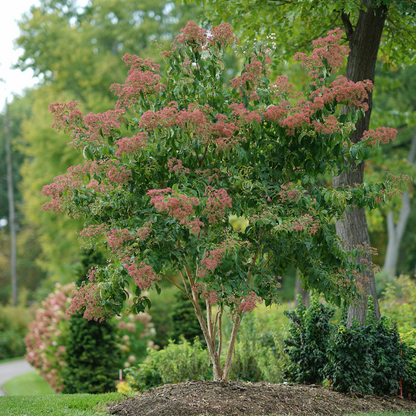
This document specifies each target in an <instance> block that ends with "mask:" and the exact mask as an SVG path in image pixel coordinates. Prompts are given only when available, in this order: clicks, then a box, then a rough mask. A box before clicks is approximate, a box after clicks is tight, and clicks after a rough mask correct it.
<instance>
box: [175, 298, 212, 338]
mask: <svg viewBox="0 0 416 416" xmlns="http://www.w3.org/2000/svg"><path fill="white" fill-rule="evenodd" d="M199 307H200V308H201V310H202V311H203V310H204V308H205V301H204V300H203V299H202V298H200V299H199ZM171 317H172V329H171V330H170V332H169V334H168V335H169V338H170V339H172V340H173V341H176V342H179V341H180V337H181V335H183V336H184V338H185V339H186V340H187V341H190V342H193V341H194V339H195V337H198V338H199V339H200V340H203V339H204V334H203V333H202V331H201V326H200V325H199V322H198V318H197V317H196V315H195V310H194V308H193V306H192V303H191V302H189V298H188V296H186V294H185V293H183V292H182V291H177V292H176V293H175V302H174V303H173V305H172V312H171ZM203 317H204V319H206V314H205V313H203Z"/></svg>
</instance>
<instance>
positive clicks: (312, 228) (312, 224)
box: [290, 214, 319, 234]
mask: <svg viewBox="0 0 416 416" xmlns="http://www.w3.org/2000/svg"><path fill="white" fill-rule="evenodd" d="M290 229H292V230H294V231H298V232H300V231H304V230H306V232H307V233H308V234H316V233H317V232H318V229H319V223H318V222H317V221H314V219H313V218H312V216H311V215H309V214H305V215H302V216H301V217H299V218H298V219H296V220H295V221H294V222H293V223H292V225H291V227H290Z"/></svg>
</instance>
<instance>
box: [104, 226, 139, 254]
mask: <svg viewBox="0 0 416 416" xmlns="http://www.w3.org/2000/svg"><path fill="white" fill-rule="evenodd" d="M106 235H107V245H108V247H110V248H111V249H112V250H113V251H117V250H118V249H120V248H121V247H122V246H123V245H124V243H125V242H126V241H132V240H134V237H133V236H132V235H130V231H129V230H128V229H127V228H125V229H124V230H118V229H116V230H110V231H107V233H106Z"/></svg>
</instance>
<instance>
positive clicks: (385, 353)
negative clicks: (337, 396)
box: [323, 302, 407, 395]
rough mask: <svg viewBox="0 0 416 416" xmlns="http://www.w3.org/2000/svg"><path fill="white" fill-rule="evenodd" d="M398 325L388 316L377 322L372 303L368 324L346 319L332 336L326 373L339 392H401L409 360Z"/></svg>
mask: <svg viewBox="0 0 416 416" xmlns="http://www.w3.org/2000/svg"><path fill="white" fill-rule="evenodd" d="M401 350H402V348H401V344H400V336H399V334H398V332H397V328H396V326H395V325H394V324H392V323H391V321H390V320H389V319H388V318H386V317H385V316H383V317H381V319H380V320H379V321H378V322H376V321H375V318H374V307H373V303H372V302H368V309H367V319H366V323H365V325H359V324H358V323H357V322H356V321H353V324H352V325H351V327H347V326H346V314H344V322H341V324H340V325H338V328H337V331H336V333H335V334H334V335H333V336H332V338H331V340H330V343H329V347H328V350H327V356H328V360H329V363H328V364H327V365H326V367H325V369H324V370H323V374H325V376H326V377H327V378H328V379H331V380H332V383H333V386H334V388H336V389H337V390H339V391H343V392H346V391H354V392H361V393H364V394H372V393H375V394H379V395H381V394H388V395H393V394H397V392H398V389H399V381H400V379H401V378H403V377H404V376H405V375H406V374H407V360H406V359H405V360H404V359H403V357H402V355H401Z"/></svg>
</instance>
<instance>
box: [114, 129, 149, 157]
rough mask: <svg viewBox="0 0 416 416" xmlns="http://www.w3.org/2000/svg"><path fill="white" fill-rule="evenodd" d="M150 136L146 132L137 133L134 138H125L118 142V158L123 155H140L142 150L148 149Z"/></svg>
mask: <svg viewBox="0 0 416 416" xmlns="http://www.w3.org/2000/svg"><path fill="white" fill-rule="evenodd" d="M147 138H148V135H147V133H146V132H141V133H137V134H136V135H134V136H132V137H123V138H122V139H121V140H119V141H118V142H117V145H118V149H117V151H116V156H122V155H123V153H127V154H132V153H133V154H134V153H138V152H139V151H140V149H141V148H143V147H146V143H147Z"/></svg>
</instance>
